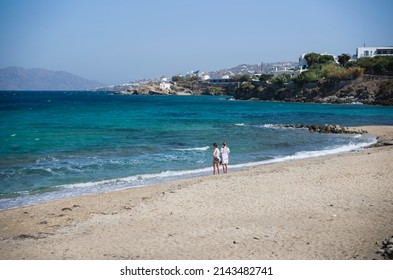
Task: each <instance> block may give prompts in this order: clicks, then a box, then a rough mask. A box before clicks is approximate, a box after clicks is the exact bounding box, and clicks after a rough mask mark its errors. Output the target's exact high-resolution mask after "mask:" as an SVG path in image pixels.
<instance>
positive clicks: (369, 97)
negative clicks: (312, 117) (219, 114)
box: [235, 53, 393, 105]
mask: <svg viewBox="0 0 393 280" xmlns="http://www.w3.org/2000/svg"><path fill="white" fill-rule="evenodd" d="M305 60H306V61H307V65H306V66H305V68H304V69H303V67H301V68H300V69H299V70H298V72H297V73H295V72H293V73H290V72H289V73H283V74H280V75H273V74H270V75H269V74H261V75H259V76H258V77H257V78H254V77H250V76H245V77H244V78H243V79H242V80H243V82H242V83H241V85H240V86H239V87H238V88H237V89H236V93H235V98H236V99H242V100H247V99H254V100H277V101H292V102H318V103H362V104H372V105H393V57H391V56H378V57H372V58H370V57H366V58H360V59H358V60H357V61H349V56H345V55H344V54H343V55H342V56H339V59H338V63H337V62H335V61H334V58H333V56H331V55H320V54H317V53H309V54H306V55H305Z"/></svg>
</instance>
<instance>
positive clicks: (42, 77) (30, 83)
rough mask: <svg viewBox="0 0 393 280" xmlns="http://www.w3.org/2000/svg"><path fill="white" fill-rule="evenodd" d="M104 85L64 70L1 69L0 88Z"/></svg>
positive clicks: (67, 87) (77, 87)
mask: <svg viewBox="0 0 393 280" xmlns="http://www.w3.org/2000/svg"><path fill="white" fill-rule="evenodd" d="M99 86H102V84H100V83H98V82H96V81H90V80H87V79H84V78H82V77H79V76H76V75H73V74H71V73H68V72H64V71H50V70H45V69H37V68H36V69H24V68H20V67H8V68H4V69H0V90H85V89H94V88H96V87H99Z"/></svg>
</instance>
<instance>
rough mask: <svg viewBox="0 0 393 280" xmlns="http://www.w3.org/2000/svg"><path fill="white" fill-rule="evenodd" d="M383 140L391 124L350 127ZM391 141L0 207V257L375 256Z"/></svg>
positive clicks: (391, 167)
mask: <svg viewBox="0 0 393 280" xmlns="http://www.w3.org/2000/svg"><path fill="white" fill-rule="evenodd" d="M358 128H362V129H365V130H367V131H368V132H369V133H371V134H374V135H376V136H378V137H379V140H380V141H392V140H393V126H367V127H358ZM392 156H393V148H392V146H385V147H374V148H370V149H365V150H362V151H360V152H358V151H357V152H351V153H345V154H338V155H337V154H336V155H329V156H323V157H316V158H307V159H299V160H294V161H285V162H278V163H271V164H266V165H261V166H256V167H249V168H247V169H243V170H239V171H234V172H231V171H230V173H229V174H226V175H220V176H212V175H210V176H203V177H195V178H189V179H183V180H177V181H171V182H166V183H161V184H158V185H153V186H147V187H141V188H130V189H126V190H120V191H114V192H110V193H100V194H92V195H84V196H78V197H73V198H69V199H64V200H58V201H51V202H45V203H42V204H37V205H33V206H25V207H19V208H14V209H7V210H1V211H0V259H374V258H376V259H380V258H381V257H380V256H379V255H377V254H376V253H375V251H376V250H377V249H379V248H378V246H377V245H376V242H381V241H382V240H384V239H385V238H388V237H390V236H391V235H392V234H393V226H391V225H392V224H393V204H392V203H391V201H393V190H392V188H391V187H390V183H391V181H392V180H393V175H392V174H393V163H392V161H391V158H392Z"/></svg>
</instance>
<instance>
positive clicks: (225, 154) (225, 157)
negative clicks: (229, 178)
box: [213, 142, 231, 174]
mask: <svg viewBox="0 0 393 280" xmlns="http://www.w3.org/2000/svg"><path fill="white" fill-rule="evenodd" d="M213 147H214V149H213V174H216V172H217V174H220V163H221V164H222V172H223V173H228V162H229V154H230V152H231V150H230V149H229V148H228V147H227V143H226V142H224V143H222V148H221V151H220V150H219V149H218V147H217V144H216V143H214V144H213Z"/></svg>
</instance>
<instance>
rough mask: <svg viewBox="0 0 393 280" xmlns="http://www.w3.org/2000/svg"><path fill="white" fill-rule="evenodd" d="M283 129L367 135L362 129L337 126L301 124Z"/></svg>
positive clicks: (289, 125) (290, 125)
mask: <svg viewBox="0 0 393 280" xmlns="http://www.w3.org/2000/svg"><path fill="white" fill-rule="evenodd" d="M284 127H288V128H306V129H308V131H310V132H319V133H336V134H364V133H367V131H366V130H364V129H356V128H349V127H341V126H339V125H337V124H336V125H331V124H325V125H302V124H288V125H284Z"/></svg>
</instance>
